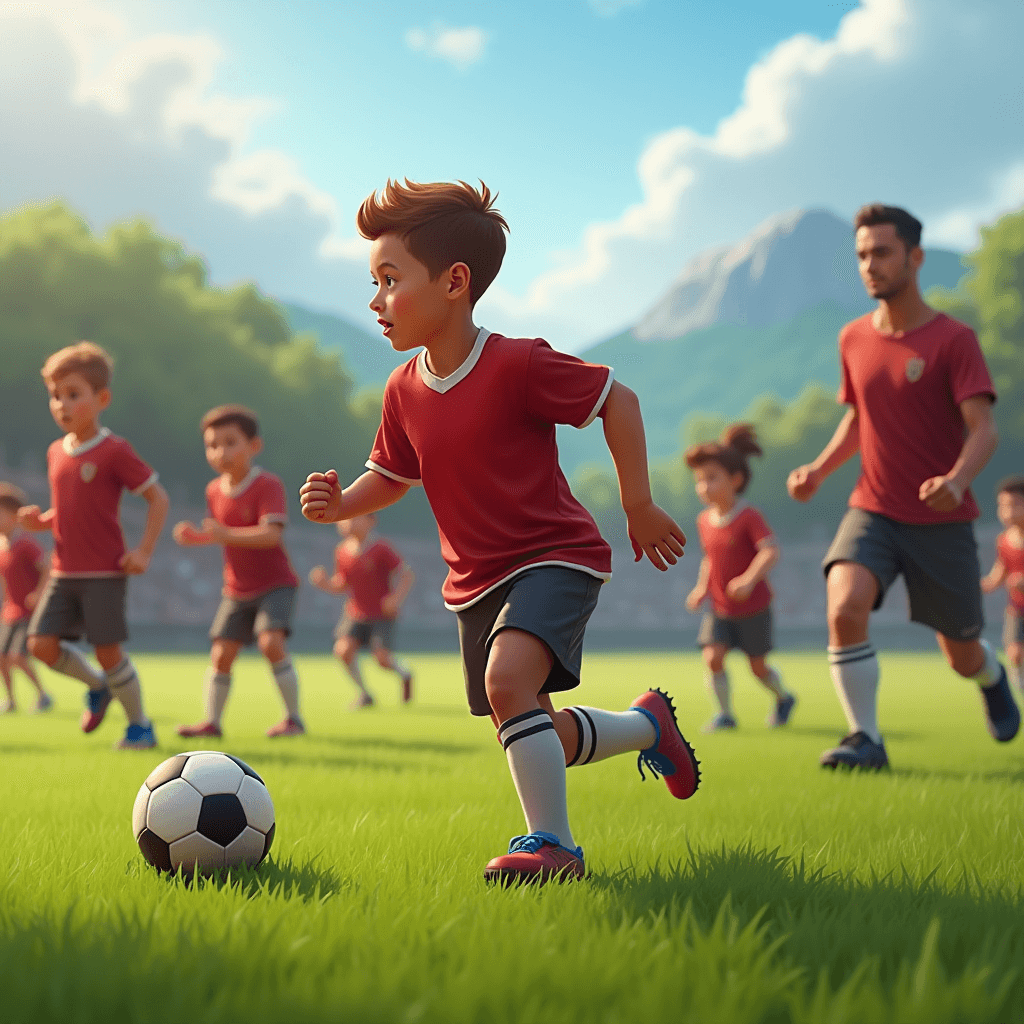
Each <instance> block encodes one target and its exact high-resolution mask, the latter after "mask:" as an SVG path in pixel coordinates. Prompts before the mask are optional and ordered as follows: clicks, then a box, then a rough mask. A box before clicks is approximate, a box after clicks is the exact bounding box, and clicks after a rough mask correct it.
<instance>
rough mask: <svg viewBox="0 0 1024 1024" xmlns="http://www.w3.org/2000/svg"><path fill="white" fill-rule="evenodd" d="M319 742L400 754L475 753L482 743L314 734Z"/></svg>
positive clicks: (480, 748)
mask: <svg viewBox="0 0 1024 1024" xmlns="http://www.w3.org/2000/svg"><path fill="white" fill-rule="evenodd" d="M313 738H314V739H315V740H317V741H318V742H320V743H328V744H331V745H332V746H338V747H345V748H347V749H351V748H354V749H360V748H365V749H371V750H386V751H389V752H395V753H402V754H475V753H478V752H479V751H480V750H482V749H484V748H483V745H482V744H473V743H443V742H439V741H437V740H396V739H392V738H391V737H390V736H315V737H313Z"/></svg>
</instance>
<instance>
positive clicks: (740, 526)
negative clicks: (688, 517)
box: [697, 504, 774, 619]
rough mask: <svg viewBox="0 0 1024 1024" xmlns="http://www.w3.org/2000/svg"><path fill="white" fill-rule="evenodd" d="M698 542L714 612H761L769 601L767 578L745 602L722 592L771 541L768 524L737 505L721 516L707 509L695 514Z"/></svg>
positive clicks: (737, 615) (742, 615)
mask: <svg viewBox="0 0 1024 1024" xmlns="http://www.w3.org/2000/svg"><path fill="white" fill-rule="evenodd" d="M697 533H698V534H699V535H700V545H701V547H702V548H703V549H704V554H705V555H706V556H707V560H708V562H709V563H710V566H711V573H710V575H709V576H708V594H709V595H710V597H711V607H712V608H713V609H714V612H715V614H716V615H718V616H720V617H721V618H725V619H741V618H745V617H746V616H748V615H756V614H757V613H758V612H761V611H764V609H765V608H767V607H768V605H770V604H771V603H772V592H771V588H770V587H769V586H768V582H767V580H761V581H760V582H759V583H758V584H757V585H756V586H755V587H754V590H753V593H752V594H751V595H750V597H748V598H747V599H746V601H735V600H733V599H732V598H731V597H730V596H729V595H728V593H727V592H726V589H725V588H726V586H727V585H728V583H729V581H730V580H734V579H735V578H736V577H737V576H742V575H743V573H745V572H746V571H747V567H748V566H749V565H750V563H751V562H752V561H753V560H754V556H755V555H756V554H757V553H758V551H760V550H761V548H763V547H765V545H766V544H769V543H773V542H774V541H773V537H772V531H771V527H770V526H769V525H768V524H767V523H766V522H765V521H764V517H763V516H762V515H761V513H760V512H758V511H757V509H756V508H751V507H750V506H749V505H743V504H739V505H736V506H734V507H733V509H732V511H731V512H730V513H729V514H728V515H727V516H724V517H721V518H719V516H718V513H717V512H716V511H715V510H714V509H711V508H707V509H705V510H704V511H703V512H701V514H700V515H699V516H697Z"/></svg>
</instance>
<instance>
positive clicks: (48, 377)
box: [40, 341, 114, 391]
mask: <svg viewBox="0 0 1024 1024" xmlns="http://www.w3.org/2000/svg"><path fill="white" fill-rule="evenodd" d="M40 373H42V375H43V380H44V381H46V383H47V384H51V383H53V382H54V381H58V380H60V379H61V377H66V376H67V375H68V374H70V373H78V374H81V376H82V377H83V378H84V379H85V381H86V383H87V384H88V385H89V387H91V388H92V389H93V391H102V390H103V388H109V387H110V379H111V377H113V375H114V360H113V359H112V358H111V356H110V353H109V352H107V350H106V349H104V348H100V346H99V345H97V344H96V343H95V342H93V341H80V342H78V343H77V344H75V345H68V346H67V347H66V348H62V349H61V350H60V351H59V352H54V353H53V355H52V356H50V358H49V359H47V360H46V362H45V363H43V368H42V370H41V371H40Z"/></svg>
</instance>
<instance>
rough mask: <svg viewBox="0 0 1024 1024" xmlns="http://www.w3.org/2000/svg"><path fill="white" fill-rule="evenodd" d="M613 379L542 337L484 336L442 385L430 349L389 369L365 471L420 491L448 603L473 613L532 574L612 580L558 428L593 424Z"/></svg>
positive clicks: (601, 542) (603, 547)
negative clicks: (563, 569) (554, 568)
mask: <svg viewBox="0 0 1024 1024" xmlns="http://www.w3.org/2000/svg"><path fill="white" fill-rule="evenodd" d="M612 379H613V378H612V371H611V370H610V369H609V368H608V367H607V366H596V365H594V364H592V363H585V362H583V360H581V359H577V358H576V357H575V356H570V355H565V354H564V353H562V352H556V351H555V350H554V349H552V348H551V347H550V346H549V345H548V343H547V342H546V341H543V340H541V339H540V338H505V337H503V336H502V335H500V334H490V333H489V332H488V331H486V330H483V329H481V331H480V333H479V334H478V336H477V339H476V344H475V345H474V346H473V350H472V351H471V352H470V354H469V356H468V357H467V358H466V361H465V362H464V363H463V364H462V365H461V366H460V367H459V368H458V369H457V370H456V371H455V372H454V373H452V374H450V375H449V376H447V377H444V378H440V377H436V376H434V374H432V373H431V372H430V370H429V369H428V368H427V361H426V353H425V352H420V354H419V355H418V356H416V357H415V358H414V359H410V360H409V361H408V362H407V363H405V364H404V365H403V366H400V367H398V368H397V369H396V370H394V371H393V372H392V374H391V376H390V377H389V378H388V383H387V387H386V388H385V389H384V408H383V412H382V417H381V425H380V429H379V430H378V431H377V439H376V441H375V442H374V446H373V452H372V454H371V455H370V458H369V460H368V461H367V463H366V465H367V466H368V467H369V468H370V469H372V470H375V471H376V472H378V473H382V474H383V475H384V476H387V477H390V478H391V479H393V480H398V481H400V482H402V483H407V484H418V483H422V485H423V489H424V490H425V491H426V495H427V500H428V501H429V502H430V507H431V509H432V510H433V512H434V518H435V519H436V520H437V527H438V532H439V534H440V537H441V554H442V555H443V557H444V560H445V562H447V564H448V577H447V579H446V580H445V582H444V585H443V587H442V588H441V593H442V594H443V595H444V599H445V605H446V607H448V608H449V609H451V610H452V611H461V610H462V609H464V608H468V607H469V606H470V605H472V604H473V603H475V602H476V601H478V600H479V599H480V598H481V597H483V596H484V595H485V594H487V593H489V592H490V591H491V590H493V589H494V588H495V587H497V586H500V585H501V584H502V583H503V582H505V581H506V580H508V579H509V578H511V577H512V576H515V575H516V574H517V573H520V572H522V571H523V570H524V569H526V568H528V567H529V566H536V565H561V566H568V567H569V568H573V569H579V570H581V571H583V572H586V573H590V574H591V575H592V576H596V577H598V578H599V579H602V580H606V579H608V578H609V577H610V576H611V548H609V546H608V544H607V543H606V542H605V541H604V539H603V538H602V537H601V534H600V532H599V531H598V529H597V524H596V523H595V522H594V520H593V519H592V518H591V516H590V514H589V513H588V512H587V511H586V509H584V508H583V506H582V505H581V504H580V503H579V502H578V501H577V500H576V499H575V498H574V497H573V495H572V492H571V491H570V490H569V484H568V483H567V482H566V479H565V476H564V474H563V473H562V470H561V469H560V468H559V465H558V446H557V444H556V442H555V424H556V423H568V424H572V425H573V426H575V427H585V426H587V425H588V424H589V423H591V422H592V421H593V420H594V418H595V417H596V416H597V414H598V413H599V412H600V411H601V407H602V406H603V405H604V403H605V400H606V399H607V397H608V392H609V391H610V390H611V386H612Z"/></svg>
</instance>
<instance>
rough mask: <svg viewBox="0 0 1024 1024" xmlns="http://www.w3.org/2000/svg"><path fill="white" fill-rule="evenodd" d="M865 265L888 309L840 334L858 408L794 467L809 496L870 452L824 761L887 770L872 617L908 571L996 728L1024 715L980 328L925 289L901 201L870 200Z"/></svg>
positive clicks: (844, 547) (843, 591) (841, 575)
mask: <svg viewBox="0 0 1024 1024" xmlns="http://www.w3.org/2000/svg"><path fill="white" fill-rule="evenodd" d="M854 225H855V229H856V235H855V237H856V246H857V263H858V267H859V269H860V276H861V279H862V280H863V282H864V286H865V288H867V291H868V294H869V295H871V297H872V298H874V299H877V300H878V307H877V309H875V311H874V312H873V313H868V314H866V315H865V316H862V317H861V318H860V319H858V320H854V321H853V322H852V323H849V324H847V325H846V326H845V327H844V328H843V329H842V331H841V332H840V334H839V355H840V364H841V382H840V385H839V394H838V401H840V402H842V403H844V404H846V405H849V406H850V408H849V409H848V410H847V413H846V415H845V416H844V417H843V419H842V420H841V422H840V423H839V426H838V427H837V428H836V432H835V434H834V435H833V437H832V440H831V441H829V443H828V444H827V445H826V446H825V448H824V450H823V451H822V452H821V454H820V455H819V456H818V457H817V459H815V460H814V462H812V463H810V464H809V465H806V466H800V467H798V468H797V469H794V470H793V472H792V473H790V474H789V479H788V481H787V486H788V488H789V493H790V495H791V496H792V497H793V498H795V499H796V500H797V501H809V500H810V499H811V498H812V497H813V495H814V493H815V491H817V489H818V487H819V486H820V485H821V482H822V481H823V480H824V479H825V478H826V477H827V476H828V475H829V474H830V473H832V472H834V471H835V470H836V469H838V468H839V467H840V466H841V465H842V464H843V463H844V462H846V461H847V460H848V459H849V458H851V457H852V456H853V455H854V454H855V453H856V452H857V451H858V450H859V451H860V454H861V474H860V478H859V479H858V481H857V485H856V487H855V488H854V490H853V493H852V494H851V496H850V508H849V510H848V511H847V513H846V515H845V517H844V518H843V521H842V523H841V524H840V526H839V530H838V532H837V533H836V536H835V540H834V541H833V542H832V546H831V547H830V548H829V551H828V554H827V555H826V556H825V561H824V570H825V577H826V581H827V583H826V586H827V592H828V629H829V648H828V660H829V667H830V671H831V674H832V680H833V682H834V683H835V687H836V692H837V693H838V695H839V700H840V703H841V704H842V706H843V711H844V712H845V713H846V719H847V722H848V724H849V729H850V731H849V734H848V735H847V736H845V737H844V738H843V739H842V740H840V742H839V745H838V746H837V747H836V748H835V749H833V750H827V751H825V753H824V754H822V756H821V764H822V765H824V766H825V767H828V768H835V767H837V766H840V765H841V766H846V767H850V768H858V767H859V768H872V769H879V768H885V767H888V764H889V759H888V756H887V754H886V751H885V745H884V743H883V742H882V737H881V734H880V733H879V731H878V720H877V692H878V659H877V657H876V655H875V649H874V647H872V645H871V641H870V640H869V639H868V619H869V617H870V615H871V612H872V611H873V610H874V609H876V608H878V607H880V606H881V603H882V600H883V598H884V597H885V592H886V591H887V590H888V589H889V587H890V586H891V585H892V583H893V581H894V580H895V579H896V577H897V576H898V575H900V574H902V575H903V579H904V581H905V583H906V586H907V592H908V594H909V597H910V618H911V619H912V620H913V621H914V622H920V623H923V624H924V625H927V626H930V627H931V628H932V629H934V630H935V631H936V636H937V638H938V641H939V647H940V648H941V650H942V653H943V654H944V655H945V656H946V660H947V661H948V662H949V665H950V667H951V668H952V669H953V670H954V671H955V672H957V673H958V674H959V675H961V676H963V677H965V678H967V679H973V680H974V681H975V682H976V683H977V684H978V686H979V688H980V690H981V695H982V698H983V704H984V708H985V716H986V719H987V721H988V729H989V732H990V733H991V734H992V736H993V737H994V738H995V739H997V740H999V741H1000V742H1005V741H1007V740H1011V739H1013V737H1014V736H1016V735H1017V730H1018V728H1019V727H1020V712H1019V711H1018V709H1017V705H1016V704H1015V703H1014V700H1013V697H1012V695H1011V693H1010V688H1009V685H1008V683H1007V678H1006V671H1005V669H1004V668H1003V666H1002V665H1001V664H1000V663H999V661H998V660H997V659H996V656H995V654H994V653H993V652H992V649H991V648H990V647H989V645H988V644H987V643H986V642H985V641H984V640H981V639H980V636H981V630H982V626H983V624H984V622H983V618H982V605H981V586H980V575H981V574H980V569H979V565H978V552H977V545H976V544H975V541H974V529H973V526H972V525H971V523H972V521H973V520H974V519H976V518H977V517H978V506H977V504H976V502H975V500H974V496H973V495H972V494H971V492H970V490H969V486H970V483H971V481H972V480H974V478H975V477H976V476H977V475H978V473H979V472H980V471H981V470H982V468H983V467H984V465H985V463H986V462H988V460H989V459H990V458H991V457H992V453H993V452H994V451H995V449H996V445H997V443H998V434H997V432H996V427H995V422H994V420H993V416H992V405H993V403H994V402H995V399H996V395H995V389H994V388H993V386H992V379H991V377H990V376H989V373H988V369H987V367H986V365H985V360H984V357H983V356H982V354H981V349H980V347H979V345H978V339H977V338H976V337H975V335H974V332H973V331H972V330H971V329H970V328H969V327H967V326H966V325H965V324H962V323H959V322H958V321H956V320H953V319H951V318H950V317H948V316H946V315H945V314H943V313H938V312H936V311H935V310H934V309H932V308H931V307H930V306H928V305H927V304H926V303H925V302H924V300H923V299H922V298H921V293H920V290H919V289H918V284H917V274H918V270H919V269H920V267H921V264H922V263H923V262H924V252H923V251H922V250H921V245H920V242H921V222H920V221H919V220H917V219H916V218H915V217H913V216H911V215H910V214H909V213H907V211H906V210H901V209H899V208H898V207H894V206H884V205H882V204H880V203H875V204H871V205H869V206H865V207H862V208H861V210H859V211H858V213H857V216H856V218H855V220H854Z"/></svg>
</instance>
